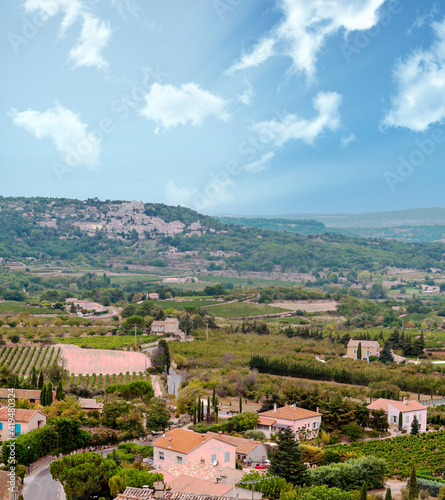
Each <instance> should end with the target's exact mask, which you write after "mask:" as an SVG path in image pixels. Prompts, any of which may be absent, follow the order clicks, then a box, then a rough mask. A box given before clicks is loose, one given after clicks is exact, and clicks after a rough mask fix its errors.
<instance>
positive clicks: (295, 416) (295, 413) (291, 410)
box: [259, 406, 322, 422]
mask: <svg viewBox="0 0 445 500" xmlns="http://www.w3.org/2000/svg"><path fill="white" fill-rule="evenodd" d="M259 415H260V417H271V418H281V419H283V420H292V421H293V422H295V421H296V420H303V419H305V418H313V417H321V416H322V415H321V413H317V412H315V411H310V410H305V409H304V408H298V407H293V406H283V407H282V408H277V409H276V410H269V411H264V412H263V413H260V414H259Z"/></svg>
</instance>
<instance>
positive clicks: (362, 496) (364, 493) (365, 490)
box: [360, 483, 368, 500]
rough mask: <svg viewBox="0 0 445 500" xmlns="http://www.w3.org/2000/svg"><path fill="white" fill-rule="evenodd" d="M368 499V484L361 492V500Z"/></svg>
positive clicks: (364, 484) (364, 485)
mask: <svg viewBox="0 0 445 500" xmlns="http://www.w3.org/2000/svg"><path fill="white" fill-rule="evenodd" d="M367 498H368V488H367V487H366V483H363V484H362V489H361V491H360V500H366V499H367Z"/></svg>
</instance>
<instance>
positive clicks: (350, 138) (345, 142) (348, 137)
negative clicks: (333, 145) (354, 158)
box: [340, 134, 357, 149]
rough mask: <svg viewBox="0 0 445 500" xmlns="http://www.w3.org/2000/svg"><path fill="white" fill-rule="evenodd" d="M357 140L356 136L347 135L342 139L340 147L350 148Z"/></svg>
mask: <svg viewBox="0 0 445 500" xmlns="http://www.w3.org/2000/svg"><path fill="white" fill-rule="evenodd" d="M356 140H357V138H356V137H355V135H354V134H349V135H345V136H343V137H341V138H340V147H341V148H342V149H344V148H347V147H348V146H349V144H352V143H353V142H355V141H356Z"/></svg>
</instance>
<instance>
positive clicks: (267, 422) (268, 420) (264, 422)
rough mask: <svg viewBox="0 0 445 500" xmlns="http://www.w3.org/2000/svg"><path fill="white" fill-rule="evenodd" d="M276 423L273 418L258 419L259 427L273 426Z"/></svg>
mask: <svg viewBox="0 0 445 500" xmlns="http://www.w3.org/2000/svg"><path fill="white" fill-rule="evenodd" d="M275 422H276V420H275V419H273V418H267V417H259V418H258V424H259V425H273V424H274V423H275Z"/></svg>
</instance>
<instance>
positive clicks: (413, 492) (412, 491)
mask: <svg viewBox="0 0 445 500" xmlns="http://www.w3.org/2000/svg"><path fill="white" fill-rule="evenodd" d="M408 494H409V500H415V499H416V498H418V496H419V488H418V486H417V475H416V466H415V465H413V468H412V469H411V474H410V476H409V488H408Z"/></svg>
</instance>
